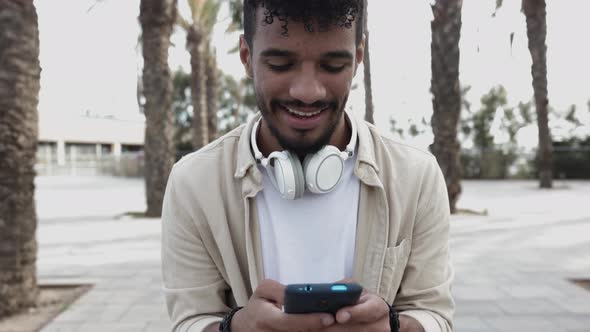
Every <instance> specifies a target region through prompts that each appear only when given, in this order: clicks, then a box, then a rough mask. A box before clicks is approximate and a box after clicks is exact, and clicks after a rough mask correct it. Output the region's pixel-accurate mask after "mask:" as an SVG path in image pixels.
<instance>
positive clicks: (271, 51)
mask: <svg viewBox="0 0 590 332" xmlns="http://www.w3.org/2000/svg"><path fill="white" fill-rule="evenodd" d="M260 56H266V57H269V56H278V57H294V56H295V52H291V51H286V50H281V49H278V48H269V49H267V50H264V51H262V52H260Z"/></svg>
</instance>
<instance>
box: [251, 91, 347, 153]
mask: <svg viewBox="0 0 590 332" xmlns="http://www.w3.org/2000/svg"><path fill="white" fill-rule="evenodd" d="M347 101H348V95H346V96H345V97H344V100H343V101H342V104H341V105H338V102H337V101H331V102H329V103H326V104H325V106H327V107H328V109H326V110H324V111H323V112H334V111H335V112H336V117H335V119H337V120H336V121H334V122H333V123H330V126H329V127H328V129H327V130H326V131H325V132H324V133H322V135H321V136H320V137H319V138H318V139H317V140H316V141H314V142H311V143H310V144H307V145H302V144H301V143H299V142H294V141H292V140H290V139H288V138H286V137H285V136H283V135H282V134H281V132H280V131H279V130H278V129H277V128H276V127H275V126H274V125H273V124H272V123H271V121H266V124H267V126H268V128H269V130H270V133H271V134H272V135H273V136H274V137H275V138H276V139H277V141H278V142H279V144H280V145H281V147H282V148H283V149H285V150H289V151H291V152H293V153H295V154H297V155H298V156H305V155H308V154H314V153H316V152H318V151H319V150H320V149H322V148H323V147H324V146H326V145H328V143H330V139H331V138H332V135H333V134H334V131H336V127H337V126H338V123H339V122H340V118H342V114H343V113H344V108H345V106H346V102H347ZM256 102H257V104H258V108H259V109H260V111H261V113H262V117H263V118H264V117H265V115H267V114H271V113H275V112H278V111H277V107H278V105H279V104H281V105H293V106H296V105H297V104H298V102H297V101H295V102H280V101H278V100H272V101H271V102H270V110H269V109H268V107H266V105H265V104H264V103H263V102H261V101H260V98H256ZM314 106H319V107H318V108H323V107H322V106H324V105H323V104H322V105H315V104H314ZM302 132H304V131H302Z"/></svg>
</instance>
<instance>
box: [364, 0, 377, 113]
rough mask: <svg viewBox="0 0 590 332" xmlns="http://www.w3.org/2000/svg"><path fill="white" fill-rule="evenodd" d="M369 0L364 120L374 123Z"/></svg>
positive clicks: (367, 2)
mask: <svg viewBox="0 0 590 332" xmlns="http://www.w3.org/2000/svg"><path fill="white" fill-rule="evenodd" d="M368 4H369V1H367V0H365V9H364V10H365V17H364V22H363V24H364V26H365V54H364V57H363V69H364V81H365V121H367V122H370V123H375V119H374V116H373V112H374V108H373V87H372V86H371V57H370V55H369V25H368V23H367V22H368V19H367V18H368V10H367V7H368Z"/></svg>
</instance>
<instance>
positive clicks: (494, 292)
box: [452, 285, 510, 301]
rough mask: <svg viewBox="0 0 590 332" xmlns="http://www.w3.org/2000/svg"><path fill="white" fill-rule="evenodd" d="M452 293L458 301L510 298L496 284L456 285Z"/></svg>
mask: <svg viewBox="0 0 590 332" xmlns="http://www.w3.org/2000/svg"><path fill="white" fill-rule="evenodd" d="M452 294H453V296H454V297H455V298H456V299H457V300H458V301H459V300H465V301H478V300H479V301H484V300H485V301H495V300H500V299H506V298H510V296H509V295H508V294H506V293H504V292H502V291H501V290H500V289H499V288H498V287H497V286H494V285H491V286H487V287H480V286H464V285H463V286H462V285H454V286H453V290H452Z"/></svg>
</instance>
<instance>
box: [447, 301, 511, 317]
mask: <svg viewBox="0 0 590 332" xmlns="http://www.w3.org/2000/svg"><path fill="white" fill-rule="evenodd" d="M455 305H456V307H455V315H458V316H460V315H499V314H503V313H504V312H503V311H502V309H500V307H499V306H498V304H497V303H495V302H492V301H465V300H457V301H456V303H455Z"/></svg>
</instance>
